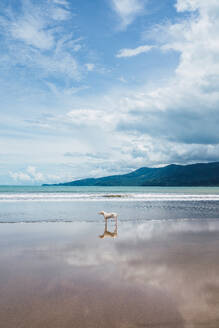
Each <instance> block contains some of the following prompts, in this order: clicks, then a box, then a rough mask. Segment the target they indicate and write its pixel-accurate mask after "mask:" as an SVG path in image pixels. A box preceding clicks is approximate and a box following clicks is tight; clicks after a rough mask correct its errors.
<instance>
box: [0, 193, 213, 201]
mask: <svg viewBox="0 0 219 328" xmlns="http://www.w3.org/2000/svg"><path fill="white" fill-rule="evenodd" d="M20 201H24V202H34V201H37V202H74V201H107V202H112V201H119V202H121V201H151V202H152V201H219V194H171V193H130V194H125V193H124V194H123V193H121V194H107V193H104V194H103V193H87V194H86V193H64V194H63V193H0V202H20Z"/></svg>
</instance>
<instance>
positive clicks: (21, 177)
mask: <svg viewBox="0 0 219 328" xmlns="http://www.w3.org/2000/svg"><path fill="white" fill-rule="evenodd" d="M9 175H10V176H11V178H12V179H13V180H15V181H24V182H26V181H31V182H40V181H42V180H43V179H44V176H43V174H42V173H40V172H37V170H36V167H34V166H28V167H27V169H26V171H25V172H9Z"/></svg>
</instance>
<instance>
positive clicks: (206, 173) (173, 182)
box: [43, 162, 219, 186]
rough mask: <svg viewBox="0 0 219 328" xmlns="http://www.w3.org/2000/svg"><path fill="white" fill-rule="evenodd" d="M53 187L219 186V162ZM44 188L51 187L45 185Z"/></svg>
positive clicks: (152, 170) (166, 168)
mask: <svg viewBox="0 0 219 328" xmlns="http://www.w3.org/2000/svg"><path fill="white" fill-rule="evenodd" d="M52 185H53V186H219V162H214V163H197V164H191V165H175V164H171V165H168V166H165V167H159V168H149V167H142V168H140V169H138V170H136V171H133V172H131V173H128V174H122V175H112V176H107V177H102V178H96V179H95V178H90V179H82V180H75V181H71V182H65V183H59V184H52ZM43 186H49V185H48V184H43Z"/></svg>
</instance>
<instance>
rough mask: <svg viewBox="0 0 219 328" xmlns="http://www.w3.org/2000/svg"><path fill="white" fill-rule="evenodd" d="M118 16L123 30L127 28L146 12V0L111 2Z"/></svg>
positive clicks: (115, 0) (116, 0) (113, 0)
mask: <svg viewBox="0 0 219 328" xmlns="http://www.w3.org/2000/svg"><path fill="white" fill-rule="evenodd" d="M111 1H112V6H113V9H114V11H115V12H116V14H117V15H118V16H119V17H120V20H121V28H122V29H124V28H126V27H127V26H128V25H129V24H131V23H132V22H133V21H134V19H135V18H136V17H137V16H139V15H141V14H142V13H143V12H144V6H145V1H144V0H111Z"/></svg>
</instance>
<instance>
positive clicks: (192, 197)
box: [0, 186, 219, 223]
mask: <svg viewBox="0 0 219 328" xmlns="http://www.w3.org/2000/svg"><path fill="white" fill-rule="evenodd" d="M100 211H106V212H116V213H117V214H118V217H119V220H120V221H121V222H126V221H135V222H144V221H152V220H161V221H173V220H190V221H191V220H208V219H211V220H212V219H213V220H214V219H215V220H216V219H219V187H84V186H83V187H75V186H74V187H73V186H67V187H66V186H0V223H37V222H45V223H48V222H66V223H67V222H76V221H80V222H100V221H102V220H103V218H102V216H100V215H99V214H98V212H100Z"/></svg>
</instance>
